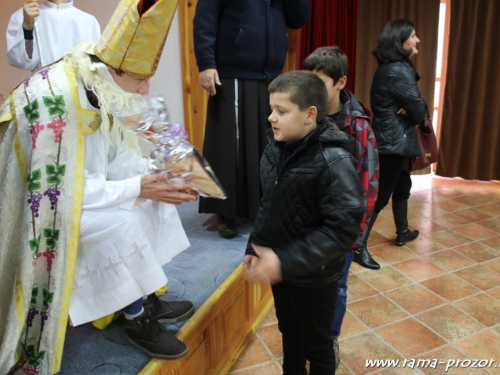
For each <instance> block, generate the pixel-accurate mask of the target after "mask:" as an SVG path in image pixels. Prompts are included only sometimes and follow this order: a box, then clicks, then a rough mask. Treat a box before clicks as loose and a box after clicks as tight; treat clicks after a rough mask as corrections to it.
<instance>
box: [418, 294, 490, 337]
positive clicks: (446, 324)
mask: <svg viewBox="0 0 500 375" xmlns="http://www.w3.org/2000/svg"><path fill="white" fill-rule="evenodd" d="M490 298H491V297H490ZM417 319H418V320H420V321H421V322H422V323H424V324H425V325H426V326H427V327H430V328H432V330H433V331H434V332H436V333H438V334H439V335H440V336H441V337H443V338H445V339H446V340H448V342H453V341H457V340H460V339H463V338H464V337H467V336H469V335H471V334H473V333H475V332H477V331H480V330H482V329H484V328H485V326H484V325H483V324H481V323H479V322H478V321H477V320H475V319H473V318H471V317H469V316H467V315H466V314H464V313H463V312H462V311H460V310H458V309H456V308H455V307H453V306H450V305H445V306H441V307H438V308H437V309H433V310H430V311H427V312H424V313H422V314H420V315H417Z"/></svg>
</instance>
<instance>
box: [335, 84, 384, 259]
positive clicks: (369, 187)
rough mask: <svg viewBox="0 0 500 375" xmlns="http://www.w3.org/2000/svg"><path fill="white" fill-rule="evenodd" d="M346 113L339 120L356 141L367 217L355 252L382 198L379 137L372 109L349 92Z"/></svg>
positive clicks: (344, 98) (345, 95)
mask: <svg viewBox="0 0 500 375" xmlns="http://www.w3.org/2000/svg"><path fill="white" fill-rule="evenodd" d="M340 101H341V102H342V110H341V111H340V113H339V114H338V116H336V117H337V118H336V121H335V122H336V123H337V126H338V127H339V128H340V129H341V130H343V131H345V132H346V133H347V134H349V135H351V136H353V137H354V138H355V139H356V147H355V151H354V158H355V159H356V171H357V172H358V176H359V179H360V180H361V184H362V185H363V189H364V196H363V204H364V206H365V214H364V215H363V218H362V220H361V223H360V225H359V235H358V238H357V239H356V242H355V243H354V244H353V246H352V247H351V251H352V250H354V249H355V248H357V247H360V246H361V245H362V243H363V234H364V233H365V232H366V231H367V230H368V224H369V223H370V219H371V216H372V213H373V208H374V206H375V201H376V200H377V194H378V178H379V164H378V149H377V141H376V140H375V134H374V133H373V129H372V127H371V123H372V119H373V114H372V112H371V111H370V109H369V108H368V107H366V106H365V105H364V104H363V103H361V102H360V101H358V100H357V99H356V97H355V96H354V94H353V93H351V92H350V91H349V90H346V89H344V90H342V92H341V93H340Z"/></svg>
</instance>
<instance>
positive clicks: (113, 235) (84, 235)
mask: <svg viewBox="0 0 500 375" xmlns="http://www.w3.org/2000/svg"><path fill="white" fill-rule="evenodd" d="M80 100H81V103H82V106H84V103H86V106H87V107H88V106H90V104H88V101H87V100H86V97H85V95H84V91H83V90H82V87H81V84H80ZM145 173H148V165H147V161H146V159H144V158H143V157H141V156H140V155H139V154H136V153H134V152H131V151H128V152H126V151H122V152H117V150H116V148H115V147H113V146H112V145H110V143H109V142H107V141H105V139H104V136H103V134H102V133H101V131H100V130H98V131H96V132H95V133H94V134H91V135H87V136H85V181H84V196H83V210H82V217H81V224H80V244H79V249H78V255H77V264H76V271H75V279H74V287H73V293H72V296H71V303H70V310H69V314H70V318H71V322H72V324H73V325H75V326H76V325H79V324H83V323H87V322H89V321H93V320H95V319H98V318H101V317H103V316H106V315H108V314H111V313H113V312H115V311H118V310H120V309H122V308H123V307H125V306H127V305H129V304H130V303H132V302H134V301H136V300H138V299H139V298H141V297H143V296H144V295H147V294H151V293H153V292H154V291H156V290H157V289H160V288H161V287H162V286H164V285H165V284H166V282H167V277H166V275H165V272H164V271H163V269H162V266H163V265H165V264H166V263H168V262H170V260H171V259H172V257H174V256H175V255H177V254H178V253H180V252H181V251H183V250H185V249H186V248H187V247H188V246H189V241H188V239H187V237H186V234H185V232H184V229H183V227H182V224H181V221H180V218H179V215H178V213H177V210H176V208H175V206H174V205H170V204H165V203H158V202H153V201H151V200H145V199H142V198H138V196H139V193H140V182H141V177H140V176H141V175H142V174H145Z"/></svg>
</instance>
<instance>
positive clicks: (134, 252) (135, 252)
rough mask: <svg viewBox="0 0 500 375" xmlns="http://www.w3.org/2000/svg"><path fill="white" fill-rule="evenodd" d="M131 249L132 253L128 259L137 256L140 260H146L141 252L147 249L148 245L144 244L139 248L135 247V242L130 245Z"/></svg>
mask: <svg viewBox="0 0 500 375" xmlns="http://www.w3.org/2000/svg"><path fill="white" fill-rule="evenodd" d="M132 247H133V248H134V251H133V252H132V253H131V254H130V255H129V256H128V257H129V258H130V257H132V256H134V255H139V258H140V259H141V260H143V259H146V257H145V256H144V254H143V252H142V250H144V249H146V248H147V247H148V245H146V244H144V245H142V246H141V247H139V245H137V242H134V243H133V244H132Z"/></svg>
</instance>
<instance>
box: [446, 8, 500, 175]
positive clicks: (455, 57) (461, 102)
mask: <svg viewBox="0 0 500 375" xmlns="http://www.w3.org/2000/svg"><path fill="white" fill-rule="evenodd" d="M499 19H500V1H498V0H474V1H471V0H453V1H452V3H451V18H450V44H449V54H448V69H447V78H446V88H445V92H444V103H443V119H442V124H441V136H440V145H439V146H440V147H439V160H438V165H437V170H436V174H438V175H441V176H445V177H462V178H465V179H471V180H472V179H475V180H500V161H499V160H500V68H499V66H500V49H499V48H498V40H499V35H500V32H499V22H498V21H499Z"/></svg>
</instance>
